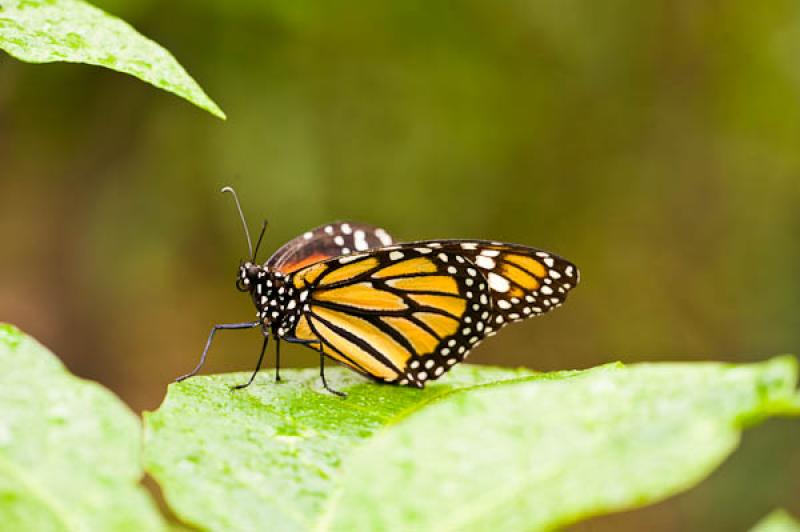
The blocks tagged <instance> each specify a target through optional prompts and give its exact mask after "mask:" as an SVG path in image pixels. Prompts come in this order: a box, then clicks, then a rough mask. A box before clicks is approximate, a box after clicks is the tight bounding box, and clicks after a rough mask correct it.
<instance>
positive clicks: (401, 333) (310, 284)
mask: <svg viewBox="0 0 800 532" xmlns="http://www.w3.org/2000/svg"><path fill="white" fill-rule="evenodd" d="M431 244H433V246H432V245H429V244H425V245H420V244H403V245H400V246H392V247H389V248H381V249H378V250H373V251H370V252H368V253H364V254H354V255H350V256H346V257H340V258H336V259H332V260H327V261H324V262H320V263H317V264H314V265H312V266H309V267H306V268H304V269H302V270H299V271H297V272H296V273H295V275H294V276H293V278H292V283H293V288H294V289H295V290H298V291H299V294H300V295H299V299H300V300H301V301H302V305H303V308H302V313H301V315H300V318H299V319H298V321H297V323H296V324H295V327H294V330H293V331H292V332H293V334H294V335H295V336H296V337H298V338H300V339H303V340H316V339H319V340H320V341H321V342H322V347H323V351H324V352H325V354H327V355H329V356H331V357H332V358H335V359H337V360H339V361H340V362H343V363H345V364H347V365H349V366H350V367H352V368H354V369H356V370H358V371H360V372H362V373H364V374H367V375H370V376H372V377H374V378H377V379H379V380H384V381H387V382H397V383H398V384H408V385H412V386H418V387H422V386H423V385H424V383H425V381H426V380H433V379H436V378H438V377H440V376H441V375H442V374H444V373H445V372H446V371H447V370H449V369H450V368H451V367H452V366H453V365H455V364H456V363H457V362H460V361H461V360H463V359H464V357H465V356H466V355H467V354H468V353H469V351H470V349H472V347H474V346H475V345H477V344H478V343H479V342H480V340H481V339H482V338H483V337H484V336H485V335H486V334H487V333H489V332H491V328H490V327H489V326H488V323H489V322H490V320H491V319H492V313H491V309H492V303H491V298H490V292H489V287H488V284H487V281H486V278H485V277H484V276H483V275H482V274H481V273H480V272H479V271H478V269H477V268H476V267H475V265H474V264H473V263H471V262H470V261H469V260H468V259H467V258H465V257H464V256H463V255H462V254H461V253H458V252H451V251H448V250H444V249H437V248H436V247H435V244H436V243H431Z"/></svg>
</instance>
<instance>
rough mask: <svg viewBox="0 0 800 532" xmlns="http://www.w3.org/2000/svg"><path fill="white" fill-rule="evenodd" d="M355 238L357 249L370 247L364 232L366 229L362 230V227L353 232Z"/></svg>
mask: <svg viewBox="0 0 800 532" xmlns="http://www.w3.org/2000/svg"><path fill="white" fill-rule="evenodd" d="M353 239H354V241H355V247H356V250H358V251H364V250H365V249H367V248H368V247H369V245H368V244H367V238H366V235H365V234H364V231H361V230H360V229H359V230H358V231H356V232H355V233H354V234H353Z"/></svg>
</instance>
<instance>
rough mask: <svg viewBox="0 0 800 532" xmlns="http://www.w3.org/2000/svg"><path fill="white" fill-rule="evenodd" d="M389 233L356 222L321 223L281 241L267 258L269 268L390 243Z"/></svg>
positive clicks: (287, 269)
mask: <svg viewBox="0 0 800 532" xmlns="http://www.w3.org/2000/svg"><path fill="white" fill-rule="evenodd" d="M392 242H393V240H392V237H391V236H389V234H388V233H387V232H386V231H384V230H383V229H381V228H379V227H375V226H373V225H368V224H360V223H355V222H335V223H331V224H326V225H321V226H319V227H316V228H314V229H311V230H310V231H307V232H305V233H303V234H302V235H300V236H298V237H296V238H294V239H292V240H290V241H289V242H287V243H286V244H284V245H283V246H282V247H281V248H280V249H278V251H276V252H275V253H274V254H273V255H272V257H270V259H269V260H268V261H267V263H266V264H265V266H266V267H267V268H268V269H270V270H272V271H279V272H281V273H291V272H293V271H297V270H299V269H300V268H303V267H304V266H308V265H310V264H314V263H317V262H320V261H323V260H326V259H330V258H333V257H339V256H342V255H348V254H350V253H353V252H363V251H367V250H369V249H373V248H379V247H385V246H389V245H391V244H392Z"/></svg>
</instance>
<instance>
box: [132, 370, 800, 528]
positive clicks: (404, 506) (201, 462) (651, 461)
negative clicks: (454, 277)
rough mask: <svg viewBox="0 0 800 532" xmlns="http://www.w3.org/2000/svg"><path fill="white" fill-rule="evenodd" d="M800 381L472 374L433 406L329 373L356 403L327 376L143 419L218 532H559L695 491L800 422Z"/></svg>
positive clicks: (421, 396)
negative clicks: (730, 459)
mask: <svg viewBox="0 0 800 532" xmlns="http://www.w3.org/2000/svg"><path fill="white" fill-rule="evenodd" d="M796 366H797V364H796V362H795V360H794V359H792V358H791V357H781V358H776V359H774V360H771V361H769V362H766V363H762V364H754V365H746V366H731V365H724V364H714V363H705V364H649V365H636V366H631V367H624V366H621V365H609V366H603V367H600V368H595V369H592V370H587V371H583V372H562V373H554V374H548V375H538V376H520V374H519V373H508V372H504V371H502V370H497V369H493V368H480V367H474V366H473V367H461V368H456V370H455V371H454V372H453V374H451V375H448V377H446V378H445V379H443V381H442V382H437V383H432V384H431V385H429V388H428V389H426V390H425V391H422V392H420V391H417V390H412V389H404V388H396V387H391V386H381V385H376V384H372V383H369V382H365V381H363V380H361V379H360V378H358V377H356V376H353V375H352V374H351V373H349V372H347V371H346V370H339V371H336V372H334V371H331V372H330V373H331V376H332V379H331V380H332V381H333V383H334V386H336V387H339V388H342V389H345V390H346V391H348V393H349V394H350V395H349V397H347V398H346V399H340V398H338V397H333V396H331V395H329V394H327V393H325V392H323V391H320V389H319V386H318V383H317V376H316V375H315V372H314V371H300V372H287V373H286V377H287V379H288V381H289V382H287V383H283V384H274V383H272V382H271V381H270V379H268V378H267V377H266V376H265V377H263V379H262V380H260V381H257V383H256V384H254V385H253V386H251V387H250V388H248V389H246V390H244V391H240V392H232V391H231V390H230V389H229V386H230V385H232V384H236V383H240V382H242V381H243V380H244V379H246V378H247V375H246V374H235V375H220V376H211V377H201V378H195V379H192V380H189V381H186V382H184V383H180V384H176V385H172V386H171V387H170V389H169V392H168V395H167V398H166V400H165V401H164V404H163V405H162V406H161V407H160V408H159V410H158V411H156V412H154V413H150V414H147V415H146V417H145V434H146V436H145V463H146V469H147V470H148V471H149V472H150V473H151V474H152V475H153V476H154V477H155V478H156V479H157V480H158V481H159V483H160V484H161V486H162V488H163V490H164V493H165V496H166V499H167V501H168V502H169V504H170V505H171V506H172V508H173V509H174V510H175V512H176V513H177V514H178V516H180V517H181V518H183V519H185V520H186V521H187V522H190V523H193V524H196V525H199V526H202V527H207V528H211V529H226V530H247V529H255V528H260V527H265V526H268V527H269V528H270V529H271V530H273V529H274V530H307V529H316V530H401V529H402V530H407V529H414V530H437V531H438V530H486V529H497V530H536V529H550V528H553V527H557V526H560V525H564V524H567V523H570V522H574V521H576V520H579V519H582V518H585V517H588V516H592V515H596V514H601V513H607V512H612V511H618V510H622V509H627V508H633V507H637V506H642V505H644V504H648V503H651V502H655V501H658V500H662V499H664V498H665V497H668V496H670V495H672V494H674V493H677V492H679V491H682V490H685V489H687V488H689V487H691V486H693V485H695V484H696V483H698V482H699V481H700V480H702V479H703V478H704V477H705V476H707V475H708V474H709V473H710V472H711V471H712V470H713V469H714V468H715V467H716V466H718V465H719V464H720V463H721V462H722V461H723V460H724V459H725V457H726V456H728V455H729V454H730V453H731V452H732V451H733V450H734V449H735V447H736V445H737V444H738V441H739V435H740V431H741V429H742V428H743V427H744V426H746V425H749V424H752V423H755V422H757V421H759V420H760V419H763V418H764V417H766V416H771V415H781V414H785V415H798V414H800V401H799V400H798V395H797V394H796V392H795V390H794V386H795V383H796V378H797V367H796ZM503 379H509V380H505V381H503ZM493 381H501V382H497V383H496V384H488V385H478V384H479V383H491V382H493ZM476 385H477V386H476Z"/></svg>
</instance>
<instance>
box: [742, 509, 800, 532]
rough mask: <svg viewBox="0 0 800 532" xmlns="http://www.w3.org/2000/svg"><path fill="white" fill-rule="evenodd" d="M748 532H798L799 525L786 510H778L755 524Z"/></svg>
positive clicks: (799, 529)
mask: <svg viewBox="0 0 800 532" xmlns="http://www.w3.org/2000/svg"><path fill="white" fill-rule="evenodd" d="M750 532H800V523H798V522H797V521H796V520H795V519H794V518H793V517H792V516H791V515H789V513H788V512H787V511H786V510H782V509H778V510H775V511H774V512H772V513H770V514H769V515H767V516H765V517H764V518H763V519H762V520H761V521H759V522H758V523H756V525H755V526H754V527H753V528H751V529H750Z"/></svg>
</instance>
